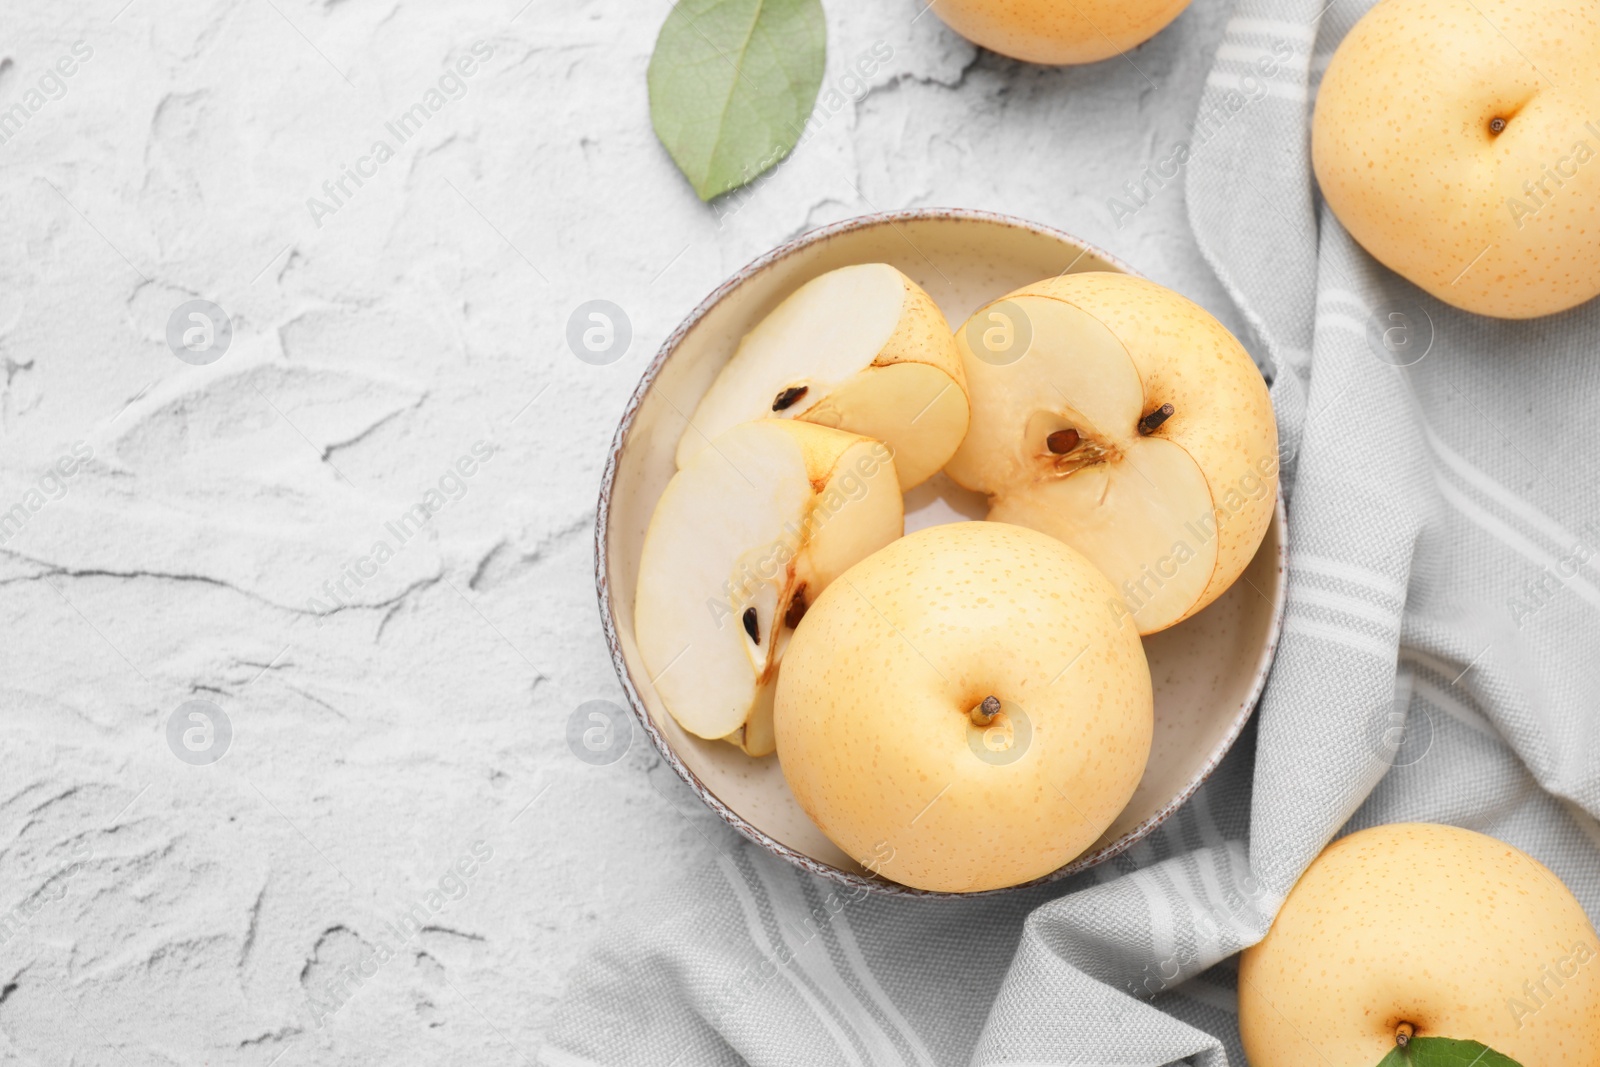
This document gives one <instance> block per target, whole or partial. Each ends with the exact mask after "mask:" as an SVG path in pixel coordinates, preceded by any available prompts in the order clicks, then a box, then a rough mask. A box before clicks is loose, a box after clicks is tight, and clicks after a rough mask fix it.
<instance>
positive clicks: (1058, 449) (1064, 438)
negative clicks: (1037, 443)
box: [1044, 430, 1078, 456]
mask: <svg viewBox="0 0 1600 1067" xmlns="http://www.w3.org/2000/svg"><path fill="white" fill-rule="evenodd" d="M1044 443H1045V447H1047V448H1049V449H1050V451H1051V452H1053V453H1055V454H1056V455H1058V456H1064V455H1066V454H1067V453H1068V452H1071V451H1072V450H1073V449H1074V448H1077V447H1078V431H1077V430H1057V431H1056V432H1055V433H1053V434H1051V435H1050V436H1049V437H1046V438H1045V439H1044Z"/></svg>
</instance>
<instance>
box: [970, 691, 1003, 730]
mask: <svg viewBox="0 0 1600 1067" xmlns="http://www.w3.org/2000/svg"><path fill="white" fill-rule="evenodd" d="M998 714H1000V698H999V697H995V696H987V697H984V698H983V703H981V704H979V705H978V706H977V707H975V708H973V709H972V710H971V711H969V712H968V713H967V715H968V717H970V718H971V719H972V725H974V726H979V727H983V726H988V725H989V724H990V723H992V722H994V717H995V716H996V715H998Z"/></svg>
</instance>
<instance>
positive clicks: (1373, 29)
mask: <svg viewBox="0 0 1600 1067" xmlns="http://www.w3.org/2000/svg"><path fill="white" fill-rule="evenodd" d="M1597 54H1600V4H1596V3H1594V2H1593V0H1587V2H1577V3H1574V2H1570V0H1384V2H1383V3H1380V4H1378V5H1377V6H1376V7H1374V8H1373V9H1372V10H1371V11H1369V12H1368V13H1367V14H1366V15H1365V16H1363V17H1362V19H1361V20H1360V21H1359V22H1357V23H1356V25H1355V27H1354V28H1353V29H1352V30H1351V31H1350V33H1349V34H1348V35H1346V37H1345V39H1344V41H1343V42H1342V43H1341V44H1340V45H1339V48H1338V51H1337V52H1335V53H1334V57H1333V60H1332V62H1331V63H1330V64H1329V66H1328V71H1327V74H1326V75H1325V76H1324V78H1323V80H1322V86H1321V88H1320V89H1319V90H1318V93H1317V105H1316V114H1315V117H1314V119H1313V122H1312V138H1311V145H1312V162H1313V166H1314V168H1315V170H1316V175H1317V181H1318V183H1319V184H1320V185H1321V187H1322V195H1323V196H1324V197H1325V198H1326V200H1327V202H1328V206H1329V207H1331V208H1332V209H1333V213H1334V214H1335V215H1337V216H1338V218H1339V221H1340V222H1341V223H1343V224H1344V227H1345V229H1347V230H1349V231H1350V234H1351V236H1353V237H1354V238H1355V239H1356V240H1357V241H1358V242H1360V243H1361V245H1362V247H1364V248H1365V249H1366V250H1367V251H1368V252H1370V253H1372V255H1373V256H1374V257H1376V258H1377V259H1378V260H1379V261H1380V262H1381V263H1383V264H1384V265H1385V266H1387V267H1389V268H1390V269H1391V270H1394V271H1395V272H1396V273H1398V274H1400V275H1402V276H1403V277H1405V278H1407V279H1409V280H1410V281H1412V282H1414V283H1415V284H1417V285H1418V286H1421V287H1422V288H1423V289H1426V290H1427V291H1428V292H1430V293H1432V294H1433V295H1434V296H1436V297H1438V298H1439V299H1440V300H1443V301H1445V302H1446V303H1448V304H1452V305H1454V306H1456V307H1458V308H1463V309H1465V310H1467V311H1472V312H1477V313H1478V314H1482V315H1492V316H1495V317H1498V318H1508V319H1523V318H1531V317H1534V316H1538V315H1549V314H1552V313H1554V312H1557V311H1563V310H1565V309H1567V308H1570V307H1574V306H1576V305H1578V304H1581V303H1583V302H1584V301H1586V300H1589V299H1590V298H1591V297H1593V296H1594V295H1595V294H1596V293H1600V64H1597V63H1596V62H1595V56H1596V55H1597ZM1496 120H1499V121H1500V122H1502V123H1504V128H1503V129H1500V130H1499V131H1498V132H1496V128H1495V123H1496Z"/></svg>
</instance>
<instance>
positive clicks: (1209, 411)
mask: <svg viewBox="0 0 1600 1067" xmlns="http://www.w3.org/2000/svg"><path fill="white" fill-rule="evenodd" d="M1027 297H1044V298H1047V299H1051V300H1062V301H1065V302H1066V303H1069V304H1073V305H1075V306H1077V307H1079V308H1081V309H1082V310H1084V311H1086V312H1088V313H1089V314H1090V315H1093V316H1094V317H1095V318H1097V319H1099V320H1100V321H1101V322H1102V323H1104V324H1105V325H1106V327H1107V328H1108V329H1109V330H1110V331H1111V332H1112V333H1113V334H1114V335H1116V337H1117V339H1118V340H1119V341H1121V342H1122V346H1123V347H1124V348H1125V349H1126V350H1127V353H1128V356H1129V358H1130V359H1131V360H1132V361H1133V365H1134V369H1135V371H1136V372H1137V373H1138V375H1139V379H1140V381H1141V382H1143V384H1144V391H1145V396H1144V404H1143V405H1142V409H1141V410H1144V411H1153V410H1155V409H1156V408H1157V407H1159V406H1161V405H1162V404H1165V403H1168V402H1169V401H1170V402H1172V403H1173V405H1174V408H1175V411H1174V414H1173V415H1172V417H1171V418H1169V419H1168V420H1167V421H1166V422H1165V423H1163V424H1162V426H1161V428H1160V430H1158V431H1157V432H1158V433H1160V434H1161V436H1163V437H1165V438H1166V439H1167V440H1169V441H1172V442H1173V443H1174V444H1177V445H1179V446H1180V447H1182V448H1183V449H1184V451H1186V452H1188V453H1189V455H1190V456H1191V457H1192V458H1193V459H1194V461H1195V463H1196V464H1197V465H1198V466H1199V467H1200V470H1201V471H1202V473H1204V475H1205V477H1206V483H1207V485H1208V486H1209V487H1210V489H1211V496H1212V507H1213V509H1214V516H1215V518H1216V520H1217V531H1216V537H1217V559H1216V564H1215V567H1214V569H1213V571H1212V574H1211V578H1210V580H1209V581H1208V582H1207V583H1206V586H1205V589H1204V591H1203V592H1202V593H1201V594H1200V596H1199V598H1198V599H1197V600H1196V601H1195V602H1194V604H1193V605H1191V606H1190V608H1189V609H1188V610H1187V611H1186V612H1184V614H1183V615H1182V616H1181V617H1180V618H1178V619H1176V620H1174V623H1176V622H1181V621H1183V619H1187V618H1189V617H1191V616H1193V615H1194V614H1196V613H1197V612H1199V611H1201V610H1202V609H1204V608H1205V607H1206V606H1207V605H1209V604H1210V603H1211V602H1212V601H1214V600H1216V599H1217V597H1219V596H1221V595H1222V594H1223V593H1224V592H1226V591H1227V589H1228V587H1229V586H1231V585H1232V584H1233V583H1234V582H1235V581H1236V580H1237V579H1238V577H1239V575H1240V574H1242V573H1244V569H1245V567H1247V566H1248V565H1249V563H1250V560H1251V559H1252V558H1253V557H1254V556H1255V554H1256V549H1257V548H1259V547H1260V546H1261V538H1262V537H1263V536H1265V535H1266V532H1267V527H1268V526H1269V525H1271V523H1272V511H1273V507H1274V505H1275V503H1276V499H1277V491H1278V466H1279V458H1278V424H1277V421H1276V419H1275V418H1274V416H1273V411H1272V399H1271V397H1270V396H1269V395H1268V393H1267V383H1266V380H1265V379H1263V378H1262V376H1261V371H1260V370H1259V369H1257V367H1256V365H1255V363H1254V362H1253V361H1252V360H1251V358H1250V353H1248V352H1247V351H1245V348H1244V346H1243V345H1241V344H1240V343H1239V340H1238V338H1236V337H1234V336H1233V334H1232V333H1230V332H1229V331H1228V328H1227V327H1226V326H1224V325H1222V323H1220V322H1218V321H1217V320H1216V318H1215V317H1213V316H1212V314H1211V313H1210V312H1208V311H1207V310H1206V309H1205V308H1203V307H1201V306H1200V305H1199V304H1196V303H1195V302H1194V301H1192V300H1189V299H1188V298H1186V297H1184V296H1182V295H1180V294H1178V293H1175V292H1173V291H1172V290H1171V289H1168V288H1166V287H1165V286H1163V285H1158V284H1156V283H1155V282H1152V281H1148V280H1146V279H1144V278H1139V277H1135V276H1134V275H1131V274H1114V273H1111V272H1107V271H1089V272H1084V273H1080V274H1064V275H1061V276H1060V277H1056V278H1046V279H1045V280H1043V281H1040V282H1035V283H1034V284H1032V285H1028V286H1025V287H1023V288H1022V289H1019V290H1017V291H1016V292H1014V293H1012V294H1010V295H1009V296H1007V297H1005V298H1004V299H1006V300H1008V301H1012V302H1019V301H1020V302H1021V305H1022V306H1024V307H1025V306H1026V300H1025V299H1024V298H1027ZM1194 518H1195V519H1200V518H1201V517H1200V516H1195V517H1194Z"/></svg>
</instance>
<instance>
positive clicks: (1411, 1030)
mask: <svg viewBox="0 0 1600 1067" xmlns="http://www.w3.org/2000/svg"><path fill="white" fill-rule="evenodd" d="M1416 1032H1417V1028H1416V1027H1415V1026H1412V1025H1411V1024H1410V1023H1401V1024H1400V1025H1399V1026H1397V1027H1395V1028H1394V1043H1395V1044H1397V1045H1399V1046H1400V1047H1401V1048H1405V1047H1406V1046H1407V1045H1409V1044H1411V1035H1413V1034H1415V1033H1416Z"/></svg>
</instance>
